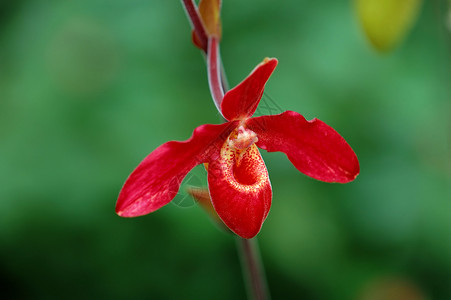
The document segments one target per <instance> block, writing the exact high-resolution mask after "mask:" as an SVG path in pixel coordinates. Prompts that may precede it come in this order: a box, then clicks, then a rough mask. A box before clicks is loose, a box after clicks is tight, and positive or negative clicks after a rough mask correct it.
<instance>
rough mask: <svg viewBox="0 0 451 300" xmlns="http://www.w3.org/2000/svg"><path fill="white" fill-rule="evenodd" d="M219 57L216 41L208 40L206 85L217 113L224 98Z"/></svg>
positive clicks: (213, 38) (214, 39) (215, 39)
mask: <svg viewBox="0 0 451 300" xmlns="http://www.w3.org/2000/svg"><path fill="white" fill-rule="evenodd" d="M220 57H221V56H220V54H219V42H218V39H217V38H216V37H211V38H210V39H208V51H207V72H208V84H209V86H210V92H211V96H212V97H213V101H214V103H215V105H216V108H217V109H218V111H219V112H221V103H222V99H223V98H224V90H223V87H222V76H221V61H220Z"/></svg>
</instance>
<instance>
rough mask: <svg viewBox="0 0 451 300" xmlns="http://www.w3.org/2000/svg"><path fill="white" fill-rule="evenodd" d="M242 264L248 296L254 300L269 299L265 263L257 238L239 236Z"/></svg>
mask: <svg viewBox="0 0 451 300" xmlns="http://www.w3.org/2000/svg"><path fill="white" fill-rule="evenodd" d="M237 242H238V243H237V246H238V249H239V253H240V254H241V255H240V258H241V265H242V267H243V273H244V278H245V282H246V287H247V293H248V298H249V299H253V300H269V299H270V295H269V291H268V287H267V285H266V278H265V273H264V268H263V264H262V261H261V258H260V253H259V251H258V244H257V238H253V239H250V240H248V239H243V238H240V237H237Z"/></svg>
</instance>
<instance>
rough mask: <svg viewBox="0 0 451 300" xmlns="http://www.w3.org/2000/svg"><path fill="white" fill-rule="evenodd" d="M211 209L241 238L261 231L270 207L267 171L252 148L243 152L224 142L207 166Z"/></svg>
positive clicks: (253, 146) (256, 150) (270, 196)
mask: <svg viewBox="0 0 451 300" xmlns="http://www.w3.org/2000/svg"><path fill="white" fill-rule="evenodd" d="M208 187H209V190H210V196H211V201H212V203H213V207H214V208H215V210H216V212H217V213H218V215H219V217H220V218H221V220H222V221H223V222H224V224H226V225H227V227H229V229H230V230H232V231H233V232H235V233H236V234H237V235H239V236H241V237H243V238H252V237H254V236H255V235H257V233H258V232H259V231H260V229H261V227H262V225H263V222H264V220H265V219H266V216H267V215H268V212H269V208H270V206H271V198H272V191H271V183H270V182H269V177H268V171H267V170H266V166H265V163H264V161H263V159H262V157H261V156H260V152H259V151H258V148H257V147H256V146H255V145H251V146H250V147H249V148H248V149H245V150H243V152H242V153H240V154H236V153H235V151H234V150H233V149H232V148H230V147H229V146H228V145H227V142H225V143H224V146H223V148H222V149H221V156H220V158H219V159H218V160H216V161H213V162H212V163H210V164H209V166H208Z"/></svg>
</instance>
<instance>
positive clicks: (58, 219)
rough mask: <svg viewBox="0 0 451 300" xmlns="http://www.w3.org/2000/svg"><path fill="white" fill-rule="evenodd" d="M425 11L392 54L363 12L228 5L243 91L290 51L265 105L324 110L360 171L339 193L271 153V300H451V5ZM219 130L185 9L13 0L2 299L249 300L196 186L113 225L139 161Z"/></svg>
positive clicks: (306, 5)
mask: <svg viewBox="0 0 451 300" xmlns="http://www.w3.org/2000/svg"><path fill="white" fill-rule="evenodd" d="M424 2H425V3H424V4H423V6H422V10H421V13H420V15H419V19H418V21H417V23H416V24H415V25H414V27H413V28H412V31H411V32H410V34H409V35H408V36H407V37H406V38H405V40H404V42H403V43H402V44H401V45H400V46H399V47H398V48H397V49H396V50H395V51H394V52H392V53H389V54H386V55H380V54H378V53H376V52H375V51H374V50H373V49H372V48H371V47H370V45H369V43H368V42H367V40H366V38H365V36H364V35H363V31H362V29H361V28H360V27H359V23H358V20H357V17H356V15H355V12H354V9H353V2H352V1H332V0H329V1H326V0H322V1H295V0H288V1H279V2H274V1H269V0H246V1H238V0H225V1H224V3H223V13H222V15H223V31H224V35H223V40H222V45H221V51H222V55H223V60H224V64H225V67H226V71H227V74H228V77H229V81H230V83H231V84H232V85H235V84H237V83H238V82H240V81H241V80H242V79H243V78H244V77H245V76H246V75H247V74H248V73H249V72H250V71H251V70H252V69H253V68H254V67H255V65H256V64H258V63H259V62H260V61H261V60H262V59H263V58H264V57H266V56H271V57H277V58H278V59H279V66H278V68H277V69H276V71H275V73H274V74H273V76H272V77H271V79H270V80H269V82H268V84H267V89H266V93H265V96H264V98H263V102H262V104H263V106H262V107H260V109H259V113H278V112H280V110H288V109H289V110H294V111H298V112H300V113H302V114H304V115H305V116H306V117H307V118H308V119H311V118H314V117H318V118H319V119H321V120H323V121H325V122H326V123H328V124H329V125H331V126H332V127H334V128H335V129H336V130H337V131H338V132H340V134H342V135H343V136H344V137H345V138H346V140H347V141H348V142H349V144H350V145H352V147H353V148H354V150H355V152H356V153H357V155H358V157H359V160H360V164H361V174H360V175H359V177H358V178H357V179H356V180H355V181H354V182H352V183H350V184H346V185H339V184H327V183H322V182H318V181H315V180H313V179H310V178H308V177H306V176H304V175H302V174H301V173H299V172H298V171H297V170H296V169H295V168H294V167H293V166H292V165H291V163H290V162H289V161H288V159H286V157H285V155H284V154H281V153H263V156H264V159H265V161H266V164H267V167H268V170H269V173H270V178H271V181H272V185H273V192H274V198H273V206H272V208H271V212H270V214H269V216H268V219H267V220H266V222H265V224H264V225H263V229H262V231H261V233H260V234H259V243H260V246H261V255H262V258H263V260H264V262H265V266H266V273H267V278H268V283H269V286H270V290H271V294H272V297H273V298H274V299H359V300H367V299H377V300H378V299H401V300H404V299H406V300H409V299H414V300H417V299H451V285H450V283H451V193H450V181H451V179H450V178H451V176H450V174H451V164H450V157H451V150H450V148H451V147H450V145H451V143H450V138H451V134H450V131H451V130H450V129H451V122H450V120H451V118H450V113H451V104H450V103H451V91H450V82H451V76H450V75H451V74H450V71H451V69H450V66H451V64H450V63H451V60H450V45H451V44H450V31H448V30H447V28H446V24H447V15H448V12H447V9H448V7H447V4H448V3H447V2H446V1H439V0H434V1H432V0H431V1H424ZM219 120H220V119H219V115H218V113H217V112H216V111H215V108H214V105H213V104H212V102H211V98H210V96H209V91H208V85H207V81H206V72H205V64H204V61H203V58H202V55H201V54H200V52H199V51H198V50H197V49H196V48H195V47H194V46H192V44H191V42H190V28H189V23H188V21H187V18H186V16H185V14H184V11H183V9H182V6H181V4H180V2H179V1H166V0H147V1H143V0H67V1H56V0H55V1H49V0H16V1H2V2H1V3H0V182H1V184H0V293H1V298H2V299H102V298H104V299H245V298H246V292H245V286H244V284H243V283H242V275H241V268H240V264H239V257H238V254H237V252H236V248H235V246H236V245H235V243H236V242H235V239H234V237H233V236H231V235H228V234H225V233H222V232H221V231H219V230H218V229H217V228H216V226H215V225H214V224H213V223H212V222H211V221H210V219H209V218H208V217H207V215H206V214H205V213H204V211H202V209H201V208H200V207H198V206H197V205H195V204H194V203H193V202H192V200H191V199H190V198H189V197H187V195H186V193H185V192H184V188H182V190H181V191H180V194H179V195H178V196H177V198H176V200H175V201H174V203H171V204H169V205H167V206H165V207H164V208H162V209H160V210H159V211H157V212H155V213H152V214H151V215H148V216H145V217H140V218H135V219H122V218H120V217H118V216H117V215H115V213H114V206H115V202H116V197H117V195H118V192H119V190H120V188H121V186H122V184H123V182H124V180H125V179H126V177H127V176H128V174H129V173H130V172H131V171H132V170H133V169H134V168H135V166H136V165H137V164H138V163H139V162H140V161H141V159H143V158H144V157H145V156H146V155H147V154H148V153H150V152H151V151H152V150H153V149H154V148H156V147H157V146H159V145H160V144H162V143H164V142H166V141H168V140H185V139H187V138H188V137H189V136H190V135H191V133H192V131H193V129H194V128H195V127H197V126H199V125H201V124H205V123H218V122H219ZM262 152H264V151H262ZM168 167H170V166H168ZM204 176H205V171H203V170H202V168H200V169H199V168H197V169H196V170H195V171H194V172H193V174H191V175H189V176H188V178H187V182H185V183H184V186H185V185H187V184H205V180H204Z"/></svg>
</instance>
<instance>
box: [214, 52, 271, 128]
mask: <svg viewBox="0 0 451 300" xmlns="http://www.w3.org/2000/svg"><path fill="white" fill-rule="evenodd" d="M276 66H277V59H275V58H265V59H264V60H263V62H262V63H260V64H259V65H258V66H257V67H256V68H255V69H254V70H253V71H252V72H251V74H249V76H247V77H246V79H244V80H243V81H242V82H241V83H240V84H238V85H237V86H236V87H234V88H233V89H231V90H230V91H228V92H227V93H226V94H225V96H224V99H223V101H222V104H221V111H222V114H223V116H224V117H225V118H226V119H227V120H241V119H244V118H247V117H251V116H252V115H253V114H254V112H255V110H256V109H257V106H258V103H259V102H260V99H261V98H262V95H263V90H264V88H265V84H266V82H267V81H268V79H269V76H271V74H272V72H273V71H274V69H275V68H276Z"/></svg>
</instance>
